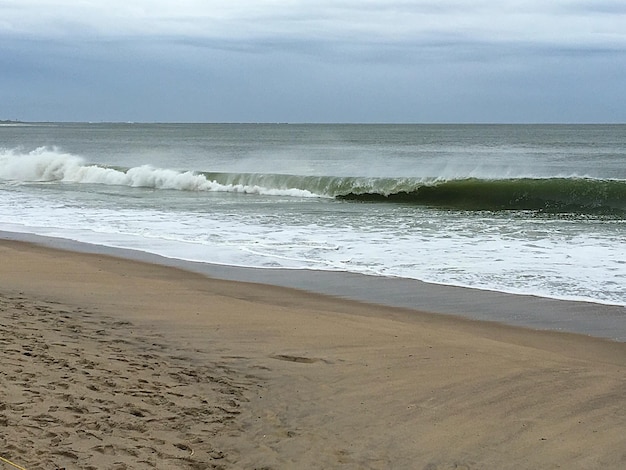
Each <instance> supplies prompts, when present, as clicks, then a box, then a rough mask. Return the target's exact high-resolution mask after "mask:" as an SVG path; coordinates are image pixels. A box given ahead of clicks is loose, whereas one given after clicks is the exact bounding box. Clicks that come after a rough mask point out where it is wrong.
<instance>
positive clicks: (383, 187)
mask: <svg viewBox="0 0 626 470" xmlns="http://www.w3.org/2000/svg"><path fill="white" fill-rule="evenodd" d="M205 176H206V177H207V178H208V179H210V180H212V181H215V182H217V183H219V184H222V185H246V186H260V187H263V188H266V189H268V190H272V189H274V190H289V189H297V190H302V191H308V192H310V193H311V194H312V195H315V196H318V197H327V198H336V199H341V200H345V201H361V202H379V203H402V204H416V205H423V206H430V207H438V208H446V209H458V210H476V211H480V210H489V211H501V210H533V211H543V212H553V213H568V212H569V213H592V214H612V215H616V216H619V217H623V216H626V181H624V180H600V179H592V178H580V177H573V178H511V179H481V178H463V179H451V180H443V179H437V178H425V179H419V178H366V177H336V176H297V175H279V174H227V173H205Z"/></svg>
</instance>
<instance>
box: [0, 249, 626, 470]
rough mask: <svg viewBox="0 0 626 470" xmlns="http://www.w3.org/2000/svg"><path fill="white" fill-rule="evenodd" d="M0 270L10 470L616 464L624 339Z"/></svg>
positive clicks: (625, 432)
mask: <svg viewBox="0 0 626 470" xmlns="http://www.w3.org/2000/svg"><path fill="white" fill-rule="evenodd" d="M0 259H1V260H2V261H1V263H0V331H1V335H0V351H1V353H2V356H1V357H2V361H1V365H0V456H1V457H3V458H4V459H7V460H9V461H10V462H13V463H15V464H17V465H19V466H21V467H23V468H26V469H27V470H33V469H94V470H95V469H115V470H121V469H144V468H159V469H185V468H188V469H206V468H209V469H210V468H216V469H231V468H232V469H237V468H241V469H255V468H256V469H284V468H288V469H303V468H311V469H328V468H342V469H391V468H393V469H425V470H426V469H428V470H435V469H454V468H457V469H458V468H467V469H470V468H473V469H537V468H541V469H549V468H569V469H598V468H602V469H623V468H626V343H624V342H613V341H609V340H604V339H598V338H593V337H588V336H584V335H577V334H568V333H558V332H547V331H534V330H530V329H524V328H519V327H512V326H505V325H501V324H496V323H488V322H480V321H474V320H467V319H462V318H458V317H454V316H449V315H448V316H443V315H436V314H431V313H425V312H419V311H416V310H410V309H402V308H393V307H381V306H377V305H371V304H365V303H359V302H356V301H351V300H343V299H337V298H332V297H325V296H321V295H318V294H312V293H307V292H304V291H299V290H294V289H288V288H282V287H277V286H267V285H262V284H254V283H243V282H235V281H230V280H229V281H226V280H217V279H210V278H207V277H206V276H203V275H201V274H197V273H192V272H188V271H185V270H181V269H176V268H173V267H165V266H159V265H153V264H148V263H142V262H138V261H130V260H125V259H120V258H114V257H109V256H105V255H99V254H88V253H77V252H68V251H62V250H55V249H51V248H45V247H41V246H37V245H33V244H28V243H22V242H15V241H6V240H4V241H1V242H0ZM503 308H504V306H503ZM0 468H7V469H8V468H12V466H11V465H10V464H8V463H6V462H0Z"/></svg>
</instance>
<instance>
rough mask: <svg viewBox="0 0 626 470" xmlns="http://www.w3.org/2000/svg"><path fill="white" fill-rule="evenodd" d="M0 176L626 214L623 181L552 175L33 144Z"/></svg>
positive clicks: (8, 154)
mask: <svg viewBox="0 0 626 470" xmlns="http://www.w3.org/2000/svg"><path fill="white" fill-rule="evenodd" d="M0 179H4V180H10V181H18V182H67V183H90V184H105V185H123V186H129V187H141V188H152V189H172V190H182V191H216V192H233V193H245V194H258V195H268V196H278V195H280V196H293V197H318V198H335V199H340V200H344V201H360V202H382V203H402V204H415V205H423V206H432V207H438V208H447V209H459V210H490V211H499V210H533V211H544V212H555V213H559V212H563V213H593V214H596V213H599V214H611V215H616V216H619V217H620V218H621V217H624V216H626V180H620V179H595V178H587V177H578V176H571V177H553V178H546V177H542V178H532V177H520V178H502V179H498V178H476V177H471V178H453V179H446V178H436V177H429V178H368V177H339V176H299V175H285V174H258V173H208V172H205V173H202V172H194V171H177V170H171V169H163V168H155V167H152V166H149V165H143V166H138V167H134V168H119V167H115V168H113V167H105V166H100V165H93V164H86V163H85V162H84V161H83V159H82V158H80V157H78V156H75V155H72V154H68V153H63V152H60V151H58V150H57V149H49V148H45V147H42V148H39V149H37V150H34V151H32V152H29V153H19V152H16V151H13V150H9V151H4V152H1V151H0Z"/></svg>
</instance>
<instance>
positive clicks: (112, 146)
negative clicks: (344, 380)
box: [0, 123, 626, 306]
mask: <svg viewBox="0 0 626 470" xmlns="http://www.w3.org/2000/svg"><path fill="white" fill-rule="evenodd" d="M0 230H5V231H13V232H22V233H30V234H39V235H45V236H53V237H61V238H67V239H71V240H77V241H82V242H87V243H92V244H97V245H103V246H108V247H119V248H130V249H134V250H141V251H145V252H149V253H155V254H159V255H162V256H165V257H170V258H175V259H180V260H192V261H198V262H202V263H217V264H226V265H233V266H248V267H259V268H267V269H272V268H294V269H295V268H297V269H308V270H329V271H345V272H352V273H362V274H367V275H372V276H385V277H400V278H408V279H419V280H422V281H427V282H431V283H439V284H449V285H456V286H467V287H473V288H477V289H487V290H495V291H502V292H511V293H521V294H531V295H536V296H543V297H550V298H558V299H570V300H586V301H591V302H596V303H606V304H615V305H622V306H624V305H626V126H624V125H572V126H570V125H339V124H334V125H330V124H329V125H325V124H324V125H322V124H319V125H308V124H306V125H305V124H301V125H290V124H133V123H127V124H110V123H5V124H3V125H0Z"/></svg>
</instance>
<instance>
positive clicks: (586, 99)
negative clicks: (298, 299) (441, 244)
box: [0, 0, 626, 123]
mask: <svg viewBox="0 0 626 470" xmlns="http://www.w3.org/2000/svg"><path fill="white" fill-rule="evenodd" d="M0 119H19V120H27V121H95V122H98V121H122V122H125V121H135V122H364V123H366V122H380V123H384V122H407V123H474V122H476V123H482V122H489V123H526V122H530V123H544V122H562V123H596V122H597V123H605V122H606V123H615V122H620V123H624V122H626V2H624V1H623V0H567V1H566V0H524V1H510V0H465V1H463V0H416V1H409V0H360V1H357V0H334V1H331V0H317V1H297V0H255V1H252V0H219V1H214V0H176V1H174V0H170V1H165V0H125V1H121V0H0Z"/></svg>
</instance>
